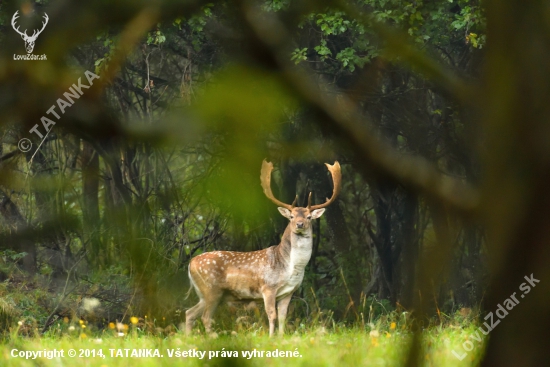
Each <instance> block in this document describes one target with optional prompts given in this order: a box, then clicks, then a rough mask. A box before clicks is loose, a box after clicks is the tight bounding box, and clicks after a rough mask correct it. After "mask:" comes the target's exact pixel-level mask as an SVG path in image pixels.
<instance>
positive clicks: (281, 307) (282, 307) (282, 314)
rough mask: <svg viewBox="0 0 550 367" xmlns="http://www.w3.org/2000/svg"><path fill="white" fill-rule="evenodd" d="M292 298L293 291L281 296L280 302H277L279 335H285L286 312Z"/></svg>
mask: <svg viewBox="0 0 550 367" xmlns="http://www.w3.org/2000/svg"><path fill="white" fill-rule="evenodd" d="M291 298H292V293H291V294H289V295H288V296H286V297H285V298H281V299H280V300H279V302H277V315H278V317H279V335H280V336H283V335H285V320H286V312H287V311H288V304H289V303H290V299H291Z"/></svg>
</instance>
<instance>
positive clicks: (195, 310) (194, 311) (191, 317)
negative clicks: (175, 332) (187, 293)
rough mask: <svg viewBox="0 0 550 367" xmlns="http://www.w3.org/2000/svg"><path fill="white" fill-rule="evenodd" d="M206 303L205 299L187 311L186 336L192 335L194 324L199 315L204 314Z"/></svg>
mask: <svg viewBox="0 0 550 367" xmlns="http://www.w3.org/2000/svg"><path fill="white" fill-rule="evenodd" d="M205 306H206V303H205V302H204V300H203V299H201V300H200V301H199V303H197V304H196V305H195V306H193V307H191V308H190V309H188V310H187V311H185V334H186V335H190V334H191V331H192V330H193V324H194V323H195V320H196V319H197V317H199V315H200V314H201V313H202V312H203V310H204V308H205Z"/></svg>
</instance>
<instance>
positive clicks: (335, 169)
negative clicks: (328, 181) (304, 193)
mask: <svg viewBox="0 0 550 367" xmlns="http://www.w3.org/2000/svg"><path fill="white" fill-rule="evenodd" d="M325 165H326V166H327V168H328V170H329V171H330V174H331V175H332V182H333V183H334V189H333V190H332V197H331V198H330V199H327V201H326V202H325V203H323V204H318V205H311V192H310V193H309V196H308V198H307V208H308V209H309V210H315V209H321V208H325V207H327V206H329V205H330V204H332V203H333V202H334V200H336V197H337V196H338V194H339V193H340V188H341V186H342V185H341V184H342V170H341V169H340V163H338V161H336V162H334V164H333V165H332V166H331V165H330V164H328V163H325Z"/></svg>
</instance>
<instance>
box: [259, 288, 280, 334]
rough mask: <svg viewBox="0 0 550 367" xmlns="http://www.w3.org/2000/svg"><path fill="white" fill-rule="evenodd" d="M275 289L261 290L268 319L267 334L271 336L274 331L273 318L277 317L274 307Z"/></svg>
mask: <svg viewBox="0 0 550 367" xmlns="http://www.w3.org/2000/svg"><path fill="white" fill-rule="evenodd" d="M275 293H276V292H275V290H273V289H269V288H268V289H265V290H264V291H263V292H262V295H263V297H264V305H265V312H266V313H267V318H268V319H269V336H273V334H274V333H275V319H276V318H277V311H276V309H275V295H276V294H275Z"/></svg>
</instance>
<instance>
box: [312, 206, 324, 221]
mask: <svg viewBox="0 0 550 367" xmlns="http://www.w3.org/2000/svg"><path fill="white" fill-rule="evenodd" d="M324 212H325V208H321V209H315V210H314V211H312V212H311V219H317V218H319V217H320V216H321V215H323V213H324Z"/></svg>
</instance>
